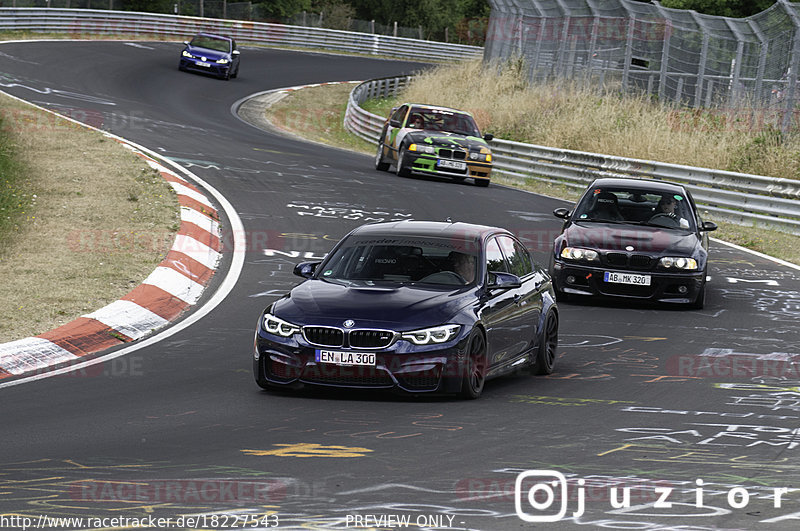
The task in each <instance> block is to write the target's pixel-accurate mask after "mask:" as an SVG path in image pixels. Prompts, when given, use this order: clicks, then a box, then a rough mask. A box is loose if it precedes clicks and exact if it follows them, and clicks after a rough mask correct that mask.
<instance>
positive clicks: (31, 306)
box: [0, 96, 180, 342]
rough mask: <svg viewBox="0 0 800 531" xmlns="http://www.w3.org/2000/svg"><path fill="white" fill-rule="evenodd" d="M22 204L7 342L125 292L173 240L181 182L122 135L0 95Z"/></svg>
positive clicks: (15, 221) (1, 332) (5, 263)
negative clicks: (170, 180) (168, 177)
mask: <svg viewBox="0 0 800 531" xmlns="http://www.w3.org/2000/svg"><path fill="white" fill-rule="evenodd" d="M0 116H2V123H3V129H2V139H3V140H2V146H3V147H2V151H3V154H4V155H6V160H7V161H8V162H7V164H9V165H10V167H11V168H12V171H11V172H10V173H9V174H6V173H5V171H4V172H3V174H2V175H3V179H4V180H5V179H6V175H15V176H16V178H15V179H14V181H13V182H14V183H15V184H14V186H15V188H14V190H15V191H14V192H12V195H11V197H12V199H13V200H14V201H16V203H14V205H12V206H15V210H14V212H13V214H10V215H7V216H6V217H7V219H6V224H5V226H4V227H3V228H2V230H1V231H0V241H2V242H3V244H2V247H0V278H2V279H3V282H2V283H0V307H2V308H4V310H5V312H4V315H3V319H2V320H0V342H7V341H12V340H15V339H20V338H23V337H27V336H31V335H36V334H39V333H42V332H44V331H47V330H50V329H52V328H55V327H57V326H60V325H62V324H64V323H66V322H69V321H71V320H73V319H74V318H76V317H78V316H80V315H82V314H85V313H88V312H91V311H94V310H96V309H98V308H101V307H103V306H104V305H106V304H108V303H110V302H112V301H115V300H117V299H119V298H120V297H121V296H122V295H124V294H126V293H127V292H128V291H130V290H131V289H132V288H133V287H135V286H136V285H138V284H139V283H141V281H142V280H144V278H146V277H147V275H149V274H150V273H151V272H152V271H153V269H154V268H155V267H156V266H157V265H158V264H159V263H160V262H161V260H162V259H163V258H164V256H165V255H166V253H167V251H168V250H169V248H170V247H171V245H172V242H173V240H174V237H175V232H176V231H177V229H178V226H179V223H180V218H179V214H178V212H179V208H178V202H177V197H176V196H175V193H174V192H173V190H172V188H171V187H170V186H169V185H168V184H167V183H166V182H165V181H164V180H163V179H162V178H161V176H160V175H159V174H158V173H157V172H156V171H154V170H152V169H151V168H150V167H149V166H147V164H146V163H145V162H144V161H143V160H142V159H140V158H139V157H137V156H136V155H134V154H132V153H131V152H130V151H128V150H127V149H125V148H123V147H122V146H120V145H119V144H118V143H117V142H115V141H113V140H111V139H108V138H106V137H105V136H103V135H102V134H101V133H99V132H96V131H91V130H88V129H85V128H83V127H81V126H78V125H76V124H73V123H71V122H69V121H67V120H62V119H60V118H57V117H54V116H53V115H51V114H49V113H45V112H43V111H39V110H36V109H34V108H32V107H30V106H28V105H26V104H24V103H21V102H18V101H17V100H14V99H11V98H7V97H5V96H0Z"/></svg>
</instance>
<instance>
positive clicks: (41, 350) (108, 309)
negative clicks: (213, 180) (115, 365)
mask: <svg viewBox="0 0 800 531" xmlns="http://www.w3.org/2000/svg"><path fill="white" fill-rule="evenodd" d="M116 140H117V141H119V142H120V143H121V144H122V145H123V146H124V147H126V148H128V149H130V150H131V151H133V152H134V153H136V154H137V155H138V156H140V157H142V158H143V159H145V160H146V161H147V163H148V164H149V165H150V166H151V167H153V168H155V169H156V170H157V171H158V172H159V173H160V174H161V176H162V177H163V178H164V179H165V180H166V181H167V182H168V183H169V184H170V185H171V186H172V188H173V189H174V190H175V192H176V194H177V196H178V203H179V204H180V214H181V225H180V228H179V230H178V233H177V235H176V237H175V240H174V242H173V244H172V248H171V249H170V251H169V252H168V253H167V256H166V257H165V258H164V260H163V261H162V262H161V264H159V266H158V267H156V269H155V270H154V271H153V272H152V273H151V274H150V276H148V277H147V278H146V279H145V280H144V282H142V284H140V285H139V286H137V287H136V288H134V289H133V290H132V291H131V292H130V293H128V294H127V295H125V296H124V297H122V299H120V300H118V301H115V302H112V303H111V304H109V305H108V306H105V307H103V308H100V309H99V310H96V311H94V312H92V313H89V314H86V315H83V316H81V317H79V318H77V319H75V320H74V321H72V322H70V323H67V324H65V325H63V326H59V327H58V328H55V329H53V330H50V331H48V332H45V333H43V334H39V335H38V336H35V337H27V338H24V339H19V340H17V341H11V342H9V343H3V344H0V379H3V378H8V377H11V376H19V375H23V374H27V373H31V372H35V371H42V370H44V369H46V368H48V367H52V366H54V365H57V364H61V363H64V362H70V361H74V360H76V359H79V358H81V357H83V356H87V355H89V354H95V353H97V352H100V351H103V350H106V349H108V348H111V347H114V346H118V345H120V344H123V343H127V342H131V341H136V340H139V339H141V338H143V337H145V336H147V335H148V334H150V333H151V332H153V331H154V330H157V329H159V328H161V327H163V326H165V325H167V324H168V323H169V322H170V321H173V320H175V319H176V318H177V317H178V316H180V315H181V314H182V313H183V312H184V311H186V310H187V309H188V308H189V307H191V306H194V305H195V304H197V302H198V300H199V299H200V297H201V295H202V294H203V291H204V289H205V286H206V285H207V284H208V282H209V281H210V279H211V277H212V276H213V275H214V272H215V270H216V268H217V264H218V263H219V261H220V258H221V257H222V253H221V251H222V243H221V240H220V225H219V221H218V219H219V217H218V213H217V210H216V209H215V208H214V206H213V205H212V204H211V202H210V201H209V200H208V198H207V197H206V196H205V194H204V193H203V192H201V191H200V190H199V189H198V188H197V187H196V186H194V185H193V184H191V183H190V182H189V181H187V180H186V179H183V178H182V177H180V176H179V175H178V174H177V173H175V172H173V171H171V170H169V169H168V168H166V167H165V166H163V165H162V164H160V163H159V162H157V161H156V160H155V159H154V158H152V157H150V156H149V155H147V154H145V153H144V152H142V151H140V150H139V149H137V148H135V147H133V146H132V145H130V144H128V143H126V142H125V141H123V140H121V139H116Z"/></svg>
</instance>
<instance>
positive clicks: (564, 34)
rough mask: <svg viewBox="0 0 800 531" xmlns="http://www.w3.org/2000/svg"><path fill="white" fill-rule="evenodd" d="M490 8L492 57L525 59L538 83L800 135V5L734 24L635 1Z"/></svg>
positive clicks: (513, 1)
mask: <svg viewBox="0 0 800 531" xmlns="http://www.w3.org/2000/svg"><path fill="white" fill-rule="evenodd" d="M489 2H490V4H491V6H492V12H491V17H490V20H489V31H488V35H487V38H486V44H485V48H484V58H485V59H487V60H495V59H513V58H524V60H525V63H526V65H527V68H528V69H529V74H530V80H531V81H532V82H539V81H552V80H554V79H558V78H569V79H571V80H574V81H576V82H579V83H583V84H585V86H587V87H596V88H599V89H604V90H606V89H617V88H619V89H620V90H622V91H624V92H639V93H646V94H651V95H653V96H657V97H658V98H659V99H660V100H661V101H671V102H675V103H677V104H679V105H681V106H684V107H691V108H696V109H710V110H712V112H713V114H714V117H715V118H716V119H718V120H723V121H725V122H726V126H728V127H739V128H743V129H744V128H747V129H750V130H758V129H764V128H768V127H775V128H779V129H780V130H782V131H784V132H787V131H789V130H798V129H800V116H798V113H797V109H796V106H797V99H798V97H800V94H798V87H797V74H798V70H800V68H799V67H800V4H795V3H790V2H788V1H787V0H779V1H778V2H777V3H776V4H774V5H773V6H772V7H770V8H769V9H767V10H765V11H762V12H761V13H758V14H756V15H753V16H751V17H748V18H728V17H716V16H711V15H702V14H698V13H696V12H694V11H688V10H677V9H667V8H664V7H662V6H660V5H659V4H658V2H653V3H652V4H646V3H642V2H636V1H633V0H604V1H603V2H596V1H592V0H489Z"/></svg>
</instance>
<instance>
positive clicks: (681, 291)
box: [678, 286, 689, 295]
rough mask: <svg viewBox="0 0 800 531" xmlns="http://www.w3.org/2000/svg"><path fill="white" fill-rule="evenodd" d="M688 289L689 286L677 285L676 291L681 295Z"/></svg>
mask: <svg viewBox="0 0 800 531" xmlns="http://www.w3.org/2000/svg"><path fill="white" fill-rule="evenodd" d="M687 291H689V288H687V287H686V286H678V293H680V294H681V295H686V292H687Z"/></svg>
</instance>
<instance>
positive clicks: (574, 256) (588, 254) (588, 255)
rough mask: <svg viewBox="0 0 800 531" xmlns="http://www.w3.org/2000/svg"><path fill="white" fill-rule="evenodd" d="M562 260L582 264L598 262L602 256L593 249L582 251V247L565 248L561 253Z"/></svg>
mask: <svg viewBox="0 0 800 531" xmlns="http://www.w3.org/2000/svg"><path fill="white" fill-rule="evenodd" d="M561 258H564V259H566V260H577V261H581V262H597V261H599V260H600V255H599V254H597V251H592V250H591V249H581V248H580V247H564V249H563V250H562V251H561Z"/></svg>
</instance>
